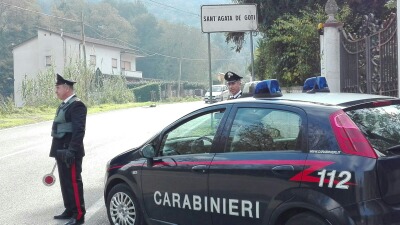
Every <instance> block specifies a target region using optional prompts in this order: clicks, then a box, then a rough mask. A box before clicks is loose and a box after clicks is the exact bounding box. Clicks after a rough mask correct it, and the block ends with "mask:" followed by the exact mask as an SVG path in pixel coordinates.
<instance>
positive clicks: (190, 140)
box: [142, 106, 226, 225]
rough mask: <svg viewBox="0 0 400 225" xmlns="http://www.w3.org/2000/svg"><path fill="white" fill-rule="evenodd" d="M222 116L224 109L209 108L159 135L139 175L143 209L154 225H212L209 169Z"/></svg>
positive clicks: (221, 107) (219, 107) (224, 107)
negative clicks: (153, 152) (155, 149)
mask: <svg viewBox="0 0 400 225" xmlns="http://www.w3.org/2000/svg"><path fill="white" fill-rule="evenodd" d="M225 112H226V106H218V107H209V109H208V110H205V111H201V112H198V113H195V114H192V115H190V116H188V117H185V118H183V119H182V120H180V121H178V122H176V123H175V124H174V125H172V126H170V127H168V128H167V129H166V130H165V131H163V132H162V133H161V135H160V137H159V140H160V143H158V144H157V145H158V151H159V153H158V156H157V157H155V158H154V159H153V161H152V163H149V164H148V165H147V166H145V167H144V168H143V173H142V190H143V199H144V207H145V211H146V212H147V214H148V216H149V218H151V220H152V223H153V224H165V223H168V224H185V225H197V224H198V225H200V224H201V225H204V224H211V215H210V214H208V213H207V209H206V207H207V205H206V203H205V201H207V200H206V198H207V195H208V169H209V166H210V163H211V161H212V159H213V157H214V155H215V153H212V149H213V147H214V143H215V141H217V140H219V139H218V137H219V136H220V135H218V133H220V132H221V131H219V127H220V124H221V123H222V121H224V115H225ZM161 221H162V222H161Z"/></svg>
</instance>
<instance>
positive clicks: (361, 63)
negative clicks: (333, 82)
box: [340, 14, 399, 97]
mask: <svg viewBox="0 0 400 225" xmlns="http://www.w3.org/2000/svg"><path fill="white" fill-rule="evenodd" d="M378 22H379V21H377V20H375V18H374V15H373V14H369V15H366V16H365V17H364V20H363V26H362V29H361V30H360V36H361V38H354V37H353V36H352V35H351V34H348V33H346V32H345V31H344V30H343V31H342V32H341V36H340V42H341V45H340V90H341V92H356V93H368V94H380V95H388V96H395V97H397V96H398V91H399V90H398V65H397V57H398V56H397V47H398V46H397V21H396V14H391V15H390V16H389V18H388V20H386V21H384V22H383V23H382V24H381V25H378V24H377V23H378Z"/></svg>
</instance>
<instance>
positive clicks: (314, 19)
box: [256, 8, 326, 86]
mask: <svg viewBox="0 0 400 225" xmlns="http://www.w3.org/2000/svg"><path fill="white" fill-rule="evenodd" d="M323 19H326V16H325V15H324V13H323V9H322V8H319V9H317V10H316V11H313V12H312V13H311V11H310V10H307V11H306V10H300V15H299V16H294V15H290V14H286V15H284V16H282V17H280V18H278V19H277V20H275V22H274V24H273V25H272V26H271V27H270V28H269V30H268V31H267V34H266V35H267V38H266V39H262V40H261V41H260V43H259V48H258V51H257V55H256V71H257V75H258V78H259V79H269V78H275V79H278V80H279V81H280V82H281V84H282V85H284V86H292V85H301V84H302V83H303V81H304V80H305V78H307V77H309V76H311V75H315V74H317V73H319V71H320V56H319V49H320V48H319V35H318V33H317V30H316V26H315V24H317V23H318V22H319V21H321V20H323Z"/></svg>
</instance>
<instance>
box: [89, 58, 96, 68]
mask: <svg viewBox="0 0 400 225" xmlns="http://www.w3.org/2000/svg"><path fill="white" fill-rule="evenodd" d="M90 65H91V66H96V56H95V55H90Z"/></svg>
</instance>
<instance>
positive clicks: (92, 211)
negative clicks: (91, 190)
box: [85, 198, 104, 220]
mask: <svg viewBox="0 0 400 225" xmlns="http://www.w3.org/2000/svg"><path fill="white" fill-rule="evenodd" d="M102 207H104V200H103V198H100V199H99V200H98V201H97V202H96V203H94V204H93V205H92V206H91V207H90V208H88V209H87V210H86V215H85V220H89V219H90V218H91V217H92V216H93V215H94V214H96V213H97V212H98V211H99V210H100V209H101V208H102Z"/></svg>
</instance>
